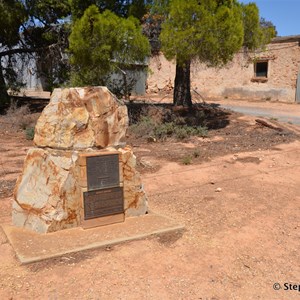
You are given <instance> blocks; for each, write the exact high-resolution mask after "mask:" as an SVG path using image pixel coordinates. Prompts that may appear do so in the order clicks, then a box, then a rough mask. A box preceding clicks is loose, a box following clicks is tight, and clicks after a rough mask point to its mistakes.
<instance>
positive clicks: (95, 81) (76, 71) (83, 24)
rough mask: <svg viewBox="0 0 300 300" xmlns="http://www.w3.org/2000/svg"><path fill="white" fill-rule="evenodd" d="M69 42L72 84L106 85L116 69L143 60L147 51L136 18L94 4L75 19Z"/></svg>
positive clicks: (147, 43)
mask: <svg viewBox="0 0 300 300" xmlns="http://www.w3.org/2000/svg"><path fill="white" fill-rule="evenodd" d="M69 44H70V45H69V50H70V53H71V63H72V65H73V72H72V84H74V85H81V86H82V85H99V84H105V83H106V80H107V76H108V75H109V74H110V73H111V72H113V71H114V70H115V69H116V68H118V67H120V66H121V67H124V66H128V65H130V64H135V63H137V62H143V61H144V59H145V57H146V56H147V55H148V54H149V51H150V47H149V42H148V40H147V38H146V37H145V36H143V35H142V32H141V27H140V24H139V21H138V20H137V19H135V18H133V17H129V18H127V19H125V18H121V17H118V16H117V15H115V14H114V13H112V12H111V11H108V10H106V11H104V12H103V13H100V12H99V9H98V8H97V7H96V6H95V5H92V6H90V7H89V8H88V9H87V10H86V11H85V13H84V15H83V16H82V18H80V19H78V20H77V21H76V22H75V24H74V26H73V28H72V32H71V35H70V38H69Z"/></svg>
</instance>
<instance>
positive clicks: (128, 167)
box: [118, 147, 148, 216]
mask: <svg viewBox="0 0 300 300" xmlns="http://www.w3.org/2000/svg"><path fill="white" fill-rule="evenodd" d="M118 151H119V152H120V153H121V158H122V162H123V182H124V209H125V216H138V215H143V214H145V213H147V210H148V201H147V197H146V194H145V191H144V187H143V185H142V181H141V177H140V174H139V173H138V172H137V171H136V157H135V155H134V154H133V152H132V150H131V148H130V147H125V148H124V149H122V148H120V149H118Z"/></svg>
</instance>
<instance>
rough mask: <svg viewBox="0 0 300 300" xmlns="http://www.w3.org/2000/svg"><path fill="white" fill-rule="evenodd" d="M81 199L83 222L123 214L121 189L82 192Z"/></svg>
mask: <svg viewBox="0 0 300 300" xmlns="http://www.w3.org/2000/svg"><path fill="white" fill-rule="evenodd" d="M83 199H84V219H85V220H89V219H94V218H99V217H104V216H109V215H115V214H120V213H123V212H124V201H123V188H122V187H115V188H109V189H101V190H94V191H88V192H84V193H83Z"/></svg>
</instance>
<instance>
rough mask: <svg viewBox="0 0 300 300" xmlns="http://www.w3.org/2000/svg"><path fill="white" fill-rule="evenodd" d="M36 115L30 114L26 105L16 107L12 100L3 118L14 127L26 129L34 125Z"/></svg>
mask: <svg viewBox="0 0 300 300" xmlns="http://www.w3.org/2000/svg"><path fill="white" fill-rule="evenodd" d="M38 116H39V114H31V113H30V110H29V107H28V106H27V105H23V106H20V107H18V106H17V104H16V103H15V102H13V103H11V105H10V107H9V108H8V109H7V111H6V115H5V118H6V119H7V121H8V122H9V123H11V124H12V125H13V126H14V127H16V128H20V129H23V130H26V128H29V127H34V126H35V124H36V121H37V118H38Z"/></svg>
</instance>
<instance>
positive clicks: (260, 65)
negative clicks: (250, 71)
mask: <svg viewBox="0 0 300 300" xmlns="http://www.w3.org/2000/svg"><path fill="white" fill-rule="evenodd" d="M254 72H255V77H259V78H262V77H263V78H267V77H268V62H267V61H258V62H256V63H255V64H254Z"/></svg>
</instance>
